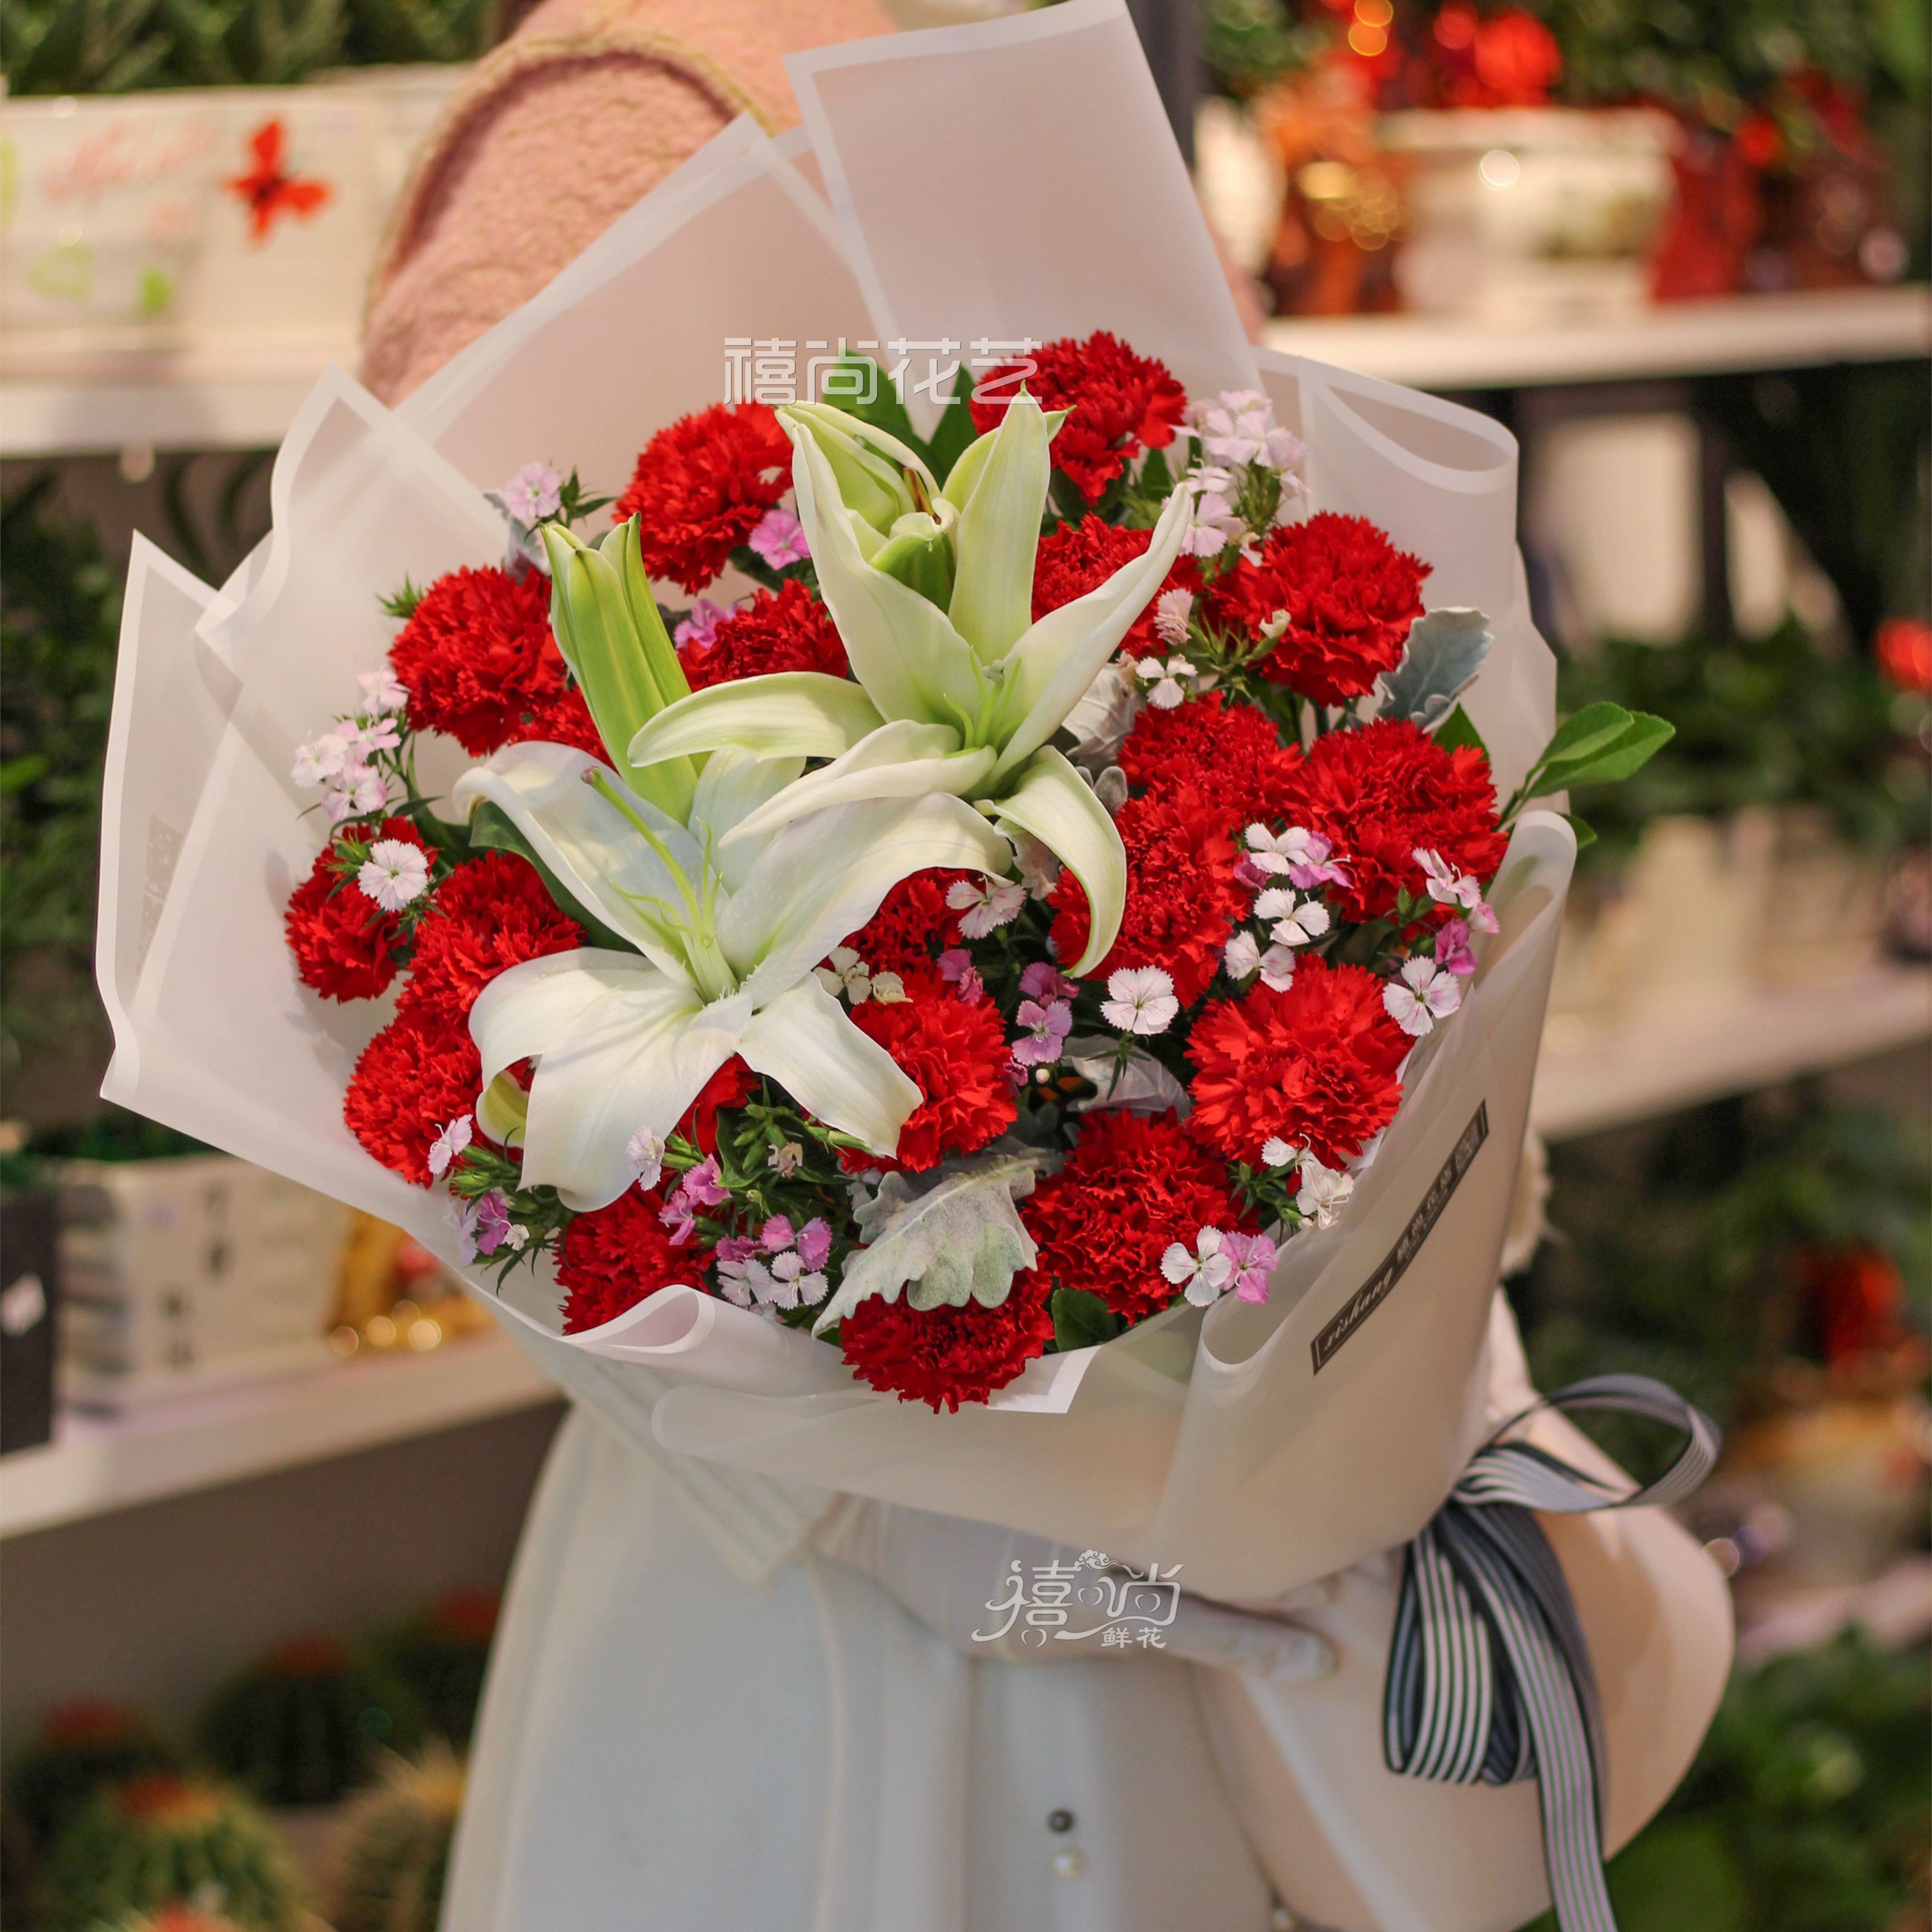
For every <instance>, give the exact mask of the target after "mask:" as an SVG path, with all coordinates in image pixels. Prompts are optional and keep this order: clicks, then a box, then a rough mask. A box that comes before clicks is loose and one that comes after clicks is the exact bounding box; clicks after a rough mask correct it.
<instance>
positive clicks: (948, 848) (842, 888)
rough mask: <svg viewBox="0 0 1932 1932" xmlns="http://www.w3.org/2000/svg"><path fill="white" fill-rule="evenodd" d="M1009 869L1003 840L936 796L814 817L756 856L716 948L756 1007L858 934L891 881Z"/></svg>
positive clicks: (967, 810) (721, 917) (722, 915)
mask: <svg viewBox="0 0 1932 1932" xmlns="http://www.w3.org/2000/svg"><path fill="white" fill-rule="evenodd" d="M1012 863H1013V850H1012V848H1011V847H1010V846H1009V845H1008V844H1007V841H1005V839H1004V838H1001V836H1000V835H999V833H998V832H995V830H994V829H993V828H992V826H990V825H989V824H988V823H987V822H986V820H985V819H984V818H983V817H981V816H980V814H979V813H978V812H977V811H974V809H973V808H972V807H971V805H966V804H964V803H962V802H961V801H960V800H959V799H956V798H949V797H947V796H944V795H943V794H940V793H928V794H927V795H926V796H925V797H923V798H922V799H917V800H916V801H914V802H911V803H910V804H908V803H907V802H906V801H905V800H904V799H886V800H883V801H882V802H876V803H872V804H867V805H841V806H839V807H837V808H835V809H834V810H832V811H824V812H815V813H814V814H813V815H812V816H811V817H809V818H805V819H800V820H798V821H797V822H796V823H794V824H791V825H787V826H785V828H784V829H783V830H782V831H781V832H779V833H778V835H776V836H775V838H773V839H772V841H771V843H770V844H768V845H767V846H766V847H765V849H764V850H763V852H762V853H760V854H759V856H758V862H757V864H756V865H754V866H753V867H752V868H751V875H750V877H748V878H747V879H746V880H745V883H744V886H743V887H742V889H741V890H739V891H738V892H733V894H732V895H731V897H730V901H728V902H727V904H725V905H724V907H722V908H721V910H720V911H719V913H718V945H719V947H720V949H721V950H722V952H723V953H724V957H725V959H726V960H727V962H729V964H730V967H731V968H732V970H733V971H734V972H736V973H739V974H743V975H745V979H744V982H743V985H744V989H745V992H748V993H750V994H751V995H752V996H753V1004H755V1005H757V1006H760V1007H761V1006H763V1004H765V1003H766V1001H770V1000H775V998H777V997H778V995H779V994H781V992H784V989H786V988H787V986H790V985H791V984H792V983H793V981H795V980H798V979H799V978H800V977H802V975H804V974H806V973H808V972H809V971H811V968H813V967H814V966H815V965H817V963H818V962H819V961H820V960H821V959H823V958H824V957H825V956H826V953H829V952H830V951H831V950H832V947H834V946H835V945H836V944H838V941H840V940H841V939H843V938H844V937H845V935H847V933H848V932H856V930H857V929H859V927H860V926H863V925H864V924H865V922H866V920H868V919H870V918H871V916H872V915H873V913H875V912H877V910H878V909H879V904H880V901H881V900H882V899H883V898H884V897H885V895H886V893H887V892H890V891H891V890H892V887H893V886H895V885H897V884H898V882H899V880H901V879H904V878H909V877H911V875H912V874H913V873H914V872H919V871H925V870H926V868H928V867H929V866H935V865H947V866H956V867H959V868H964V869H966V870H969V871H980V872H992V873H1003V872H1004V871H1007V869H1008V868H1010V866H1011V865H1012Z"/></svg>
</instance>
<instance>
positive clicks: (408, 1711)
mask: <svg viewBox="0 0 1932 1932" xmlns="http://www.w3.org/2000/svg"><path fill="white" fill-rule="evenodd" d="M198 1737H199V1742H200V1745H201V1748H202V1751H204V1752H205V1754H206V1755H207V1757H208V1761H209V1762H210V1763H211V1764H213V1765H214V1766H215V1767H216V1768H217V1769H218V1770H220V1771H221V1772H223V1773H224V1774H225V1775H227V1776H228V1777H230V1778H234V1779H235V1780H236V1781H237V1782H238V1783H240V1784H245V1785H246V1786H247V1787H248V1789H249V1790H251V1791H252V1792H254V1794H255V1795H256V1796H257V1797H258V1798H260V1799H263V1800H264V1801H266V1802H268V1803H269V1804H272V1805H329V1804H333V1803H334V1802H335V1800H336V1799H338V1798H340V1797H341V1796H342V1795H343V1793H344V1792H346V1791H348V1790H351V1789H352V1788H353V1787H355V1786H356V1785H358V1784H362V1783H363V1782H365V1781H366V1780H367V1779H368V1778H369V1777H370V1776H371V1774H372V1772H373V1771H374V1766H375V1763H376V1758H375V1751H376V1748H377V1746H379V1745H391V1746H392V1747H395V1748H408V1747H410V1746H411V1745H415V1744H416V1743H417V1742H419V1740H420V1739H421V1738H422V1715H421V1713H420V1712H419V1710H418V1709H417V1706H416V1700H415V1699H414V1697H412V1696H411V1695H410V1692H409V1691H407V1689H406V1688H404V1685H402V1684H401V1683H400V1682H398V1680H397V1679H395V1677H393V1676H391V1675H390V1674H389V1673H388V1672H386V1671H383V1670H379V1669H377V1668H376V1667H374V1666H372V1665H370V1664H365V1663H362V1662H360V1661H358V1660H356V1658H353V1657H352V1656H351V1655H350V1653H349V1652H347V1650H345V1649H344V1648H343V1647H342V1646H341V1645H340V1644H338V1643H335V1642H334V1641H332V1640H330V1639H329V1638H326V1637H304V1638H300V1639H298V1640H296V1641H295V1642H293V1643H288V1644H285V1645H284V1646H282V1648H281V1649H279V1650H278V1651H275V1652H272V1654H271V1655H269V1656H268V1657H266V1658H263V1660H262V1661H261V1662H260V1663H259V1664H252V1665H251V1666H250V1667H248V1669H247V1670H244V1671H242V1672H240V1673H238V1674H237V1675H236V1676H233V1677H232V1678H230V1679H229V1680H228V1682H226V1683H225V1684H223V1685H221V1686H220V1688H218V1689H217V1690H216V1691H215V1692H214V1694H213V1696H212V1697H210V1699H209V1700H208V1705H207V1707H206V1709H205V1710H204V1711H203V1712H202V1717H201V1722H200V1724H199V1727H198Z"/></svg>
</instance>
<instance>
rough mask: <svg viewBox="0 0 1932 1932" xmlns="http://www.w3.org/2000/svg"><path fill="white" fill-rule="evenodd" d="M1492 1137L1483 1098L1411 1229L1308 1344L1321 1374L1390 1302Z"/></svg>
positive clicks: (1412, 1218) (1418, 1206)
mask: <svg viewBox="0 0 1932 1932" xmlns="http://www.w3.org/2000/svg"><path fill="white" fill-rule="evenodd" d="M1489 1137H1490V1106H1489V1103H1488V1102H1487V1100H1485V1101H1482V1102H1480V1103H1478V1106H1477V1108H1476V1111H1475V1113H1474V1114H1473V1115H1472V1116H1471V1117H1470V1120H1469V1125H1468V1126H1467V1127H1465V1128H1464V1129H1463V1132H1462V1136H1461V1138H1460V1139H1458V1140H1457V1143H1456V1145H1454V1147H1453V1148H1451V1149H1450V1151H1449V1158H1448V1160H1445V1162H1444V1163H1442V1172H1441V1173H1440V1174H1439V1175H1437V1176H1436V1178H1435V1179H1434V1180H1433V1181H1432V1182H1430V1187H1429V1192H1428V1193H1427V1194H1425V1195H1424V1196H1423V1197H1422V1199H1421V1201H1419V1202H1418V1203H1417V1204H1416V1209H1415V1213H1414V1214H1412V1215H1411V1216H1410V1217H1409V1226H1407V1227H1406V1228H1405V1229H1403V1231H1402V1232H1401V1234H1400V1235H1399V1236H1398V1237H1397V1240H1396V1244H1395V1246H1394V1247H1392V1248H1391V1249H1390V1250H1389V1251H1388V1256H1387V1257H1386V1258H1385V1259H1384V1261H1383V1262H1382V1266H1381V1267H1380V1268H1377V1269H1376V1271H1375V1273H1374V1274H1372V1275H1370V1277H1369V1278H1368V1280H1367V1281H1365V1282H1364V1283H1363V1284H1362V1285H1361V1287H1360V1288H1358V1289H1356V1291H1355V1293H1354V1294H1353V1295H1351V1296H1349V1299H1348V1300H1347V1301H1346V1302H1345V1303H1343V1305H1342V1307H1341V1310H1340V1312H1339V1313H1337V1315H1336V1316H1335V1318H1334V1320H1333V1321H1332V1322H1330V1323H1329V1324H1328V1327H1327V1328H1324V1329H1323V1330H1322V1332H1321V1334H1319V1335H1318V1336H1316V1338H1315V1340H1313V1342H1311V1343H1310V1344H1309V1345H1308V1352H1309V1353H1310V1355H1313V1357H1314V1358H1315V1373H1316V1374H1317V1375H1319V1374H1320V1373H1322V1370H1323V1369H1324V1368H1325V1367H1327V1366H1328V1364H1329V1363H1330V1362H1331V1361H1333V1360H1334V1356H1335V1352H1336V1351H1337V1349H1340V1347H1341V1346H1342V1344H1343V1343H1344V1342H1346V1341H1347V1340H1348V1339H1349V1337H1350V1336H1351V1335H1352V1334H1355V1331H1356V1330H1357V1329H1358V1328H1361V1325H1362V1324H1363V1323H1364V1322H1366V1321H1367V1319H1369V1317H1370V1316H1371V1315H1373V1313H1375V1312H1376V1309H1377V1308H1379V1307H1380V1306H1381V1305H1382V1303H1383V1302H1384V1301H1385V1300H1386V1299H1387V1298H1388V1292H1389V1291H1390V1289H1392V1288H1394V1286H1395V1285H1396V1283H1397V1282H1399V1281H1400V1280H1401V1279H1402V1277H1403V1273H1404V1272H1405V1271H1406V1269H1407V1268H1408V1267H1409V1263H1410V1262H1412V1261H1413V1260H1415V1258H1416V1256H1417V1255H1418V1254H1419V1253H1421V1250H1422V1244H1423V1243H1424V1241H1427V1240H1428V1238H1429V1231H1430V1229H1432V1228H1433V1227H1434V1226H1435V1225H1436V1223H1437V1222H1438V1221H1439V1220H1441V1219H1442V1211H1443V1209H1444V1208H1446V1207H1448V1205H1449V1197H1450V1196H1451V1195H1452V1194H1454V1193H1455V1191H1456V1190H1457V1188H1459V1187H1461V1186H1462V1184H1463V1175H1466V1174H1467V1173H1468V1172H1469V1166H1470V1163H1472V1161H1474V1160H1475V1158H1476V1152H1477V1150H1478V1148H1481V1145H1483V1143H1484V1142H1485V1141H1486V1140H1487V1139H1489Z"/></svg>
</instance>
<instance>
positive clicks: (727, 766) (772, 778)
mask: <svg viewBox="0 0 1932 1932" xmlns="http://www.w3.org/2000/svg"><path fill="white" fill-rule="evenodd" d="M804 769H805V760H803V759H802V758H757V757H753V756H752V755H751V753H750V752H748V751H739V750H738V749H737V748H736V747H735V746H734V747H730V748H726V749H724V750H722V751H714V752H713V753H712V754H711V756H710V757H709V758H707V759H706V760H705V763H704V769H703V771H702V772H700V773H699V774H698V779H697V790H696V792H695V793H694V794H693V796H692V799H691V830H692V832H694V833H695V834H696V835H697V836H699V837H700V838H702V837H703V836H704V835H705V834H706V833H707V832H708V833H709V835H710V838H711V862H712V865H715V866H716V867H717V868H718V874H719V876H720V877H721V878H722V879H723V880H724V889H725V890H726V891H727V892H736V890H737V889H738V888H739V886H742V884H743V883H745V875H746V874H748V872H749V871H751V867H752V865H753V864H754V862H756V860H757V852H756V850H754V849H749V848H747V847H745V846H742V845H736V846H733V847H731V848H730V850H728V851H727V850H725V849H724V848H725V843H726V835H727V833H729V832H730V830H731V829H732V827H733V826H736V825H737V824H738V823H740V822H741V821H742V820H743V819H744V818H745V817H747V816H748V814H751V813H752V812H754V811H757V809H758V808H759V807H760V805H763V804H764V803H765V802H766V801H767V800H768V799H772V798H774V797H775V796H777V795H778V793H780V792H781V791H783V790H784V788H785V787H786V786H787V785H788V784H792V783H793V781H795V780H796V778H797V777H798V775H799V773H800V772H802V771H803V770H804Z"/></svg>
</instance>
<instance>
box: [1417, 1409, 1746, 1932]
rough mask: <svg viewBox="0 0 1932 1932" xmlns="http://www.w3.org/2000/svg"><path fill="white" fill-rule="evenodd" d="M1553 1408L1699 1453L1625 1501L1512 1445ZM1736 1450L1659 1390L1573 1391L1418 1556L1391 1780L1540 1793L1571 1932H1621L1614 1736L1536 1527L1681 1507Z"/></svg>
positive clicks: (1558, 1572)
mask: <svg viewBox="0 0 1932 1932" xmlns="http://www.w3.org/2000/svg"><path fill="white" fill-rule="evenodd" d="M1542 1409H1619V1410H1622V1411H1624V1412H1626V1413H1628V1414H1631V1415H1647V1416H1650V1417H1652V1418H1654V1419H1655V1420H1656V1421H1659V1422H1668V1423H1671V1424H1674V1425H1675V1426H1676V1427H1678V1428H1679V1429H1682V1430H1684V1431H1685V1433H1686V1435H1687V1436H1688V1441H1687V1442H1685V1445H1684V1448H1683V1449H1682V1451H1680V1452H1679V1455H1678V1457H1677V1460H1676V1462H1674V1463H1673V1464H1672V1465H1671V1466H1670V1469H1668V1470H1667V1471H1666V1472H1664V1475H1662V1476H1661V1477H1660V1478H1658V1480H1657V1481H1655V1482H1654V1483H1652V1484H1650V1485H1649V1487H1647V1488H1645V1489H1640V1490H1635V1491H1634V1492H1632V1493H1630V1494H1628V1495H1624V1496H1619V1495H1616V1494H1615V1493H1612V1492H1611V1491H1610V1490H1609V1489H1608V1487H1607V1486H1606V1485H1605V1484H1604V1483H1603V1482H1601V1481H1599V1480H1598V1479H1597V1478H1595V1477H1592V1476H1589V1475H1585V1474H1584V1473H1583V1471H1581V1470H1580V1469H1574V1468H1572V1467H1571V1465H1570V1464H1568V1463H1565V1462H1564V1461H1563V1460H1562V1459H1561V1458H1559V1457H1556V1456H1553V1455H1551V1454H1550V1453H1549V1451H1547V1450H1544V1449H1539V1448H1537V1447H1536V1445H1535V1444H1534V1443H1530V1442H1504V1441H1502V1439H1501V1438H1502V1435H1503V1434H1504V1433H1505V1432H1506V1431H1508V1430H1511V1429H1513V1428H1514V1427H1516V1425H1517V1424H1518V1423H1520V1422H1522V1421H1524V1420H1526V1418H1528V1417H1529V1416H1532V1415H1535V1414H1536V1413H1538V1411H1540V1410H1542ZM1720 1440H1721V1439H1720V1437H1719V1435H1718V1429H1717V1426H1716V1424H1714V1423H1713V1422H1712V1420H1711V1418H1709V1416H1707V1415H1705V1414H1704V1413H1703V1411H1702V1410H1700V1409H1695V1408H1693V1407H1692V1406H1691V1404H1690V1403H1688V1402H1686V1401H1685V1400H1684V1398H1683V1397H1682V1396H1680V1395H1679V1394H1676V1391H1674V1390H1672V1389H1669V1388H1666V1387H1665V1386H1664V1384H1663V1383H1661V1382H1653V1381H1652V1380H1651V1379H1650V1378H1649V1376H1593V1377H1592V1379H1589V1381H1587V1382H1572V1383H1571V1384H1570V1385H1569V1386H1568V1388H1561V1389H1559V1390H1557V1391H1556V1393H1555V1394H1553V1395H1550V1396H1546V1397H1542V1398H1541V1399H1540V1400H1538V1401H1537V1402H1535V1403H1532V1404H1531V1405H1530V1406H1529V1408H1528V1409H1524V1410H1523V1412H1521V1413H1520V1415H1515V1416H1513V1417H1511V1419H1510V1420H1509V1421H1508V1422H1506V1423H1505V1424H1503V1426H1502V1429H1501V1430H1498V1432H1497V1433H1496V1436H1493V1437H1492V1438H1491V1439H1490V1441H1489V1442H1487V1443H1486V1444H1485V1445H1484V1446H1483V1447H1482V1448H1481V1449H1479V1450H1478V1451H1477V1452H1476V1454H1475V1456H1474V1457H1472V1459H1471V1461H1470V1463H1469V1467H1468V1468H1467V1469H1466V1470H1464V1471H1463V1474H1462V1475H1461V1476H1460V1478H1458V1479H1457V1484H1456V1487H1454V1489H1453V1490H1451V1491H1450V1493H1449V1499H1448V1502H1445V1504H1444V1505H1442V1508H1441V1509H1439V1511H1436V1514H1435V1515H1434V1516H1433V1517H1431V1518H1430V1520H1429V1522H1428V1523H1427V1525H1426V1526H1424V1529H1423V1531H1422V1533H1421V1535H1419V1536H1418V1537H1416V1538H1415V1540H1414V1541H1412V1542H1411V1543H1410V1544H1409V1547H1408V1549H1407V1550H1406V1553H1405V1556H1404V1561H1403V1579H1402V1592H1401V1595H1400V1597H1399V1598H1398V1599H1397V1604H1396V1616H1395V1634H1394V1640H1393V1641H1392V1643H1391V1646H1390V1650H1389V1666H1388V1683H1387V1685H1386V1686H1385V1691H1384V1694H1383V1702H1382V1748H1383V1753H1384V1755H1385V1758H1386V1760H1387V1761H1388V1767H1389V1769H1391V1771H1393V1772H1399V1773H1400V1774H1403V1775H1406V1776H1408V1777H1410V1778H1434V1779H1436V1780H1439V1781H1441V1782H1442V1783H1445V1784H1478V1783H1481V1784H1518V1783H1520V1782H1521V1781H1523V1779H1525V1778H1535V1780H1536V1781H1538V1786H1539V1787H1540V1791H1539V1796H1540V1797H1541V1803H1542V1811H1543V1851H1544V1860H1545V1862H1546V1864H1547V1869H1548V1871H1549V1874H1550V1895H1551V1897H1552V1898H1553V1900H1554V1901H1555V1903H1556V1918H1557V1922H1558V1924H1559V1925H1560V1926H1561V1927H1562V1932H1616V1914H1615V1913H1614V1912H1613V1910H1612V1909H1611V1906H1610V1891H1609V1889H1608V1888H1607V1886H1606V1885H1605V1883H1604V1841H1603V1816H1602V1811H1601V1792H1602V1790H1603V1785H1604V1735H1603V1732H1604V1727H1603V1717H1602V1713H1601V1710H1600V1709H1599V1706H1598V1697H1597V1679H1596V1674H1595V1672H1594V1671H1593V1670H1592V1668H1591V1665H1590V1654H1589V1650H1588V1649H1586V1646H1585V1645H1584V1642H1583V1629H1582V1627H1581V1626H1580V1625H1579V1624H1578V1622H1577V1610H1576V1606H1575V1605H1574V1604H1573V1603H1572V1602H1571V1597H1570V1589H1569V1586H1568V1584H1567V1583H1565V1581H1564V1577H1563V1572H1562V1568H1560V1567H1559V1565H1558V1563H1557V1561H1556V1553H1554V1552H1553V1550H1551V1548H1550V1543H1549V1539H1548V1538H1547V1537H1545V1536H1544V1533H1543V1530H1542V1528H1541V1526H1540V1525H1539V1524H1538V1522H1537V1520H1536V1518H1535V1516H1533V1515H1532V1514H1531V1512H1532V1511H1536V1510H1543V1511H1553V1512H1561V1513H1562V1514H1575V1513H1579V1512H1582V1511H1589V1510H1600V1509H1629V1508H1636V1507H1640V1506H1644V1505H1667V1504H1670V1503H1675V1502H1681V1501H1682V1499H1684V1498H1685V1497H1686V1496H1689V1495H1690V1494H1691V1492H1692V1491H1693V1490H1695V1489H1696V1488H1697V1486H1698V1485H1699V1484H1700V1483H1702V1482H1703V1480H1704V1478H1706V1476H1707V1475H1709V1474H1710V1472H1711V1468H1712V1464H1713V1463H1715V1462H1716V1460H1717V1457H1718V1444H1719V1442H1720Z"/></svg>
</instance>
